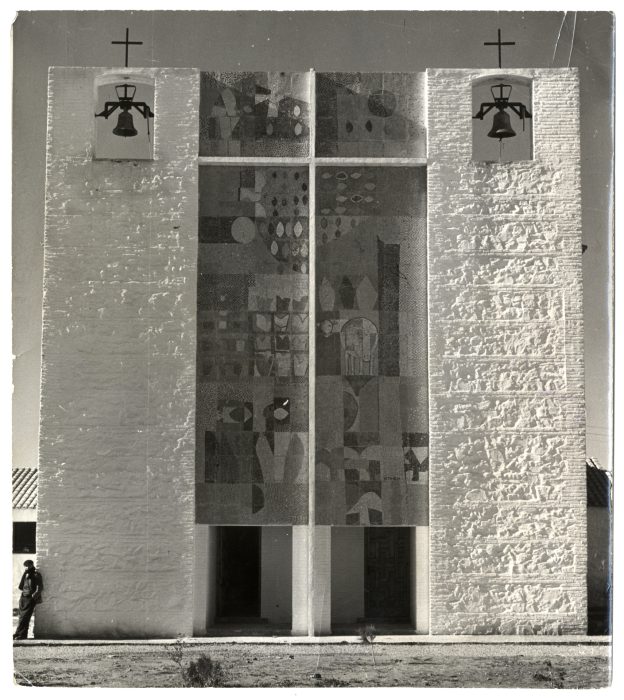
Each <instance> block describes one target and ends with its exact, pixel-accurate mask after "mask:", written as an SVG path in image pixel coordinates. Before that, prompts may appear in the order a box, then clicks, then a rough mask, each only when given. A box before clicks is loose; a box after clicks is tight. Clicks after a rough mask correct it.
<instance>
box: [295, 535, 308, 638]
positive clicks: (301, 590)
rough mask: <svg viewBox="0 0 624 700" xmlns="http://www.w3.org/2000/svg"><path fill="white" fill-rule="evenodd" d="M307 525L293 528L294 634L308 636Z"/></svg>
mask: <svg viewBox="0 0 624 700" xmlns="http://www.w3.org/2000/svg"><path fill="white" fill-rule="evenodd" d="M308 529H309V528H308V526H307V525H293V528H292V634H293V635H295V636H303V637H305V636H307V634H308V589H309V583H308V552H309V547H308V540H309V533H308Z"/></svg>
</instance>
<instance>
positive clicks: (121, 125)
mask: <svg viewBox="0 0 624 700" xmlns="http://www.w3.org/2000/svg"><path fill="white" fill-rule="evenodd" d="M153 110H154V81H153V80H152V79H151V78H149V77H148V76H143V75H137V74H133V73H132V72H128V73H124V74H121V73H120V74H107V75H103V76H99V78H98V79H96V82H95V114H94V122H95V158H96V159H98V160H104V159H107V160H151V159H152V158H153V153H154V149H153V143H154V111H153Z"/></svg>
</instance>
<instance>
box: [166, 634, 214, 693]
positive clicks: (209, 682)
mask: <svg viewBox="0 0 624 700" xmlns="http://www.w3.org/2000/svg"><path fill="white" fill-rule="evenodd" d="M184 649H185V644H184V641H183V640H182V639H176V641H175V642H174V643H173V644H170V645H168V646H167V647H166V650H167V653H168V655H169V658H170V659H171V661H173V663H174V664H175V665H176V668H177V671H178V674H179V677H180V680H181V682H182V686H183V687H185V688H220V687H222V686H223V685H224V683H225V680H226V673H225V671H224V669H223V666H222V665H221V662H220V661H213V660H212V659H211V658H210V656H207V655H206V654H200V656H199V657H198V658H197V659H196V660H195V661H190V662H189V663H188V665H187V664H185V663H184Z"/></svg>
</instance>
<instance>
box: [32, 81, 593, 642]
mask: <svg viewBox="0 0 624 700" xmlns="http://www.w3.org/2000/svg"><path fill="white" fill-rule="evenodd" d="M126 88H127V89H126ZM131 88H134V93H132V90H131ZM120 89H121V92H120ZM503 89H504V90H505V91H507V90H509V92H505V95H506V97H505V99H506V102H505V103H504V104H503V103H502V102H501V101H500V99H503V98H502V96H503ZM128 90H130V93H132V94H134V95H136V96H137V97H136V101H137V103H138V100H139V99H140V104H142V105H144V107H141V109H140V110H137V109H135V110H134V111H129V110H128V109H124V104H125V106H126V107H127V103H124V102H123V100H120V99H119V98H120V96H124V95H125V96H126V98H127V95H128V94H130V93H129V92H128ZM497 91H499V92H498V93H497ZM509 93H511V94H512V95H513V97H510V96H509ZM490 94H491V97H489V100H491V99H493V98H494V100H495V102H494V103H492V105H493V106H492V107H491V108H490V109H489V110H487V111H486V112H485V114H481V117H479V118H474V117H475V115H478V114H479V110H481V111H482V112H483V104H484V103H485V104H490V102H489V101H488V95H490ZM497 94H500V96H501V98H500V99H499V100H498V101H496V96H497ZM115 97H116V98H117V103H118V105H119V106H120V108H119V109H118V111H117V113H110V114H109V113H108V111H109V110H110V106H111V105H114V104H116V102H115ZM514 100H516V101H514ZM517 100H520V101H519V102H518V101H517ZM511 103H513V104H516V105H517V104H522V108H519V107H518V108H517V109H516V110H513V109H511V107H510V106H509V105H510V104H511ZM486 109H487V108H486ZM150 115H151V116H150ZM501 115H502V116H501ZM109 117H110V118H109ZM492 119H493V121H492ZM115 122H116V123H117V126H116V127H114V124H115ZM490 126H491V131H490V132H489V134H488V130H489V129H490ZM501 129H502V131H501ZM488 136H489V137H491V138H488ZM579 144H580V142H579V91H578V76H577V73H576V71H575V69H501V70H481V69H479V70H477V69H474V70H470V69H456V70H449V69H444V70H442V69H430V70H428V71H426V72H425V73H359V74H352V73H349V74H347V73H317V72H315V71H310V72H306V73H285V72H268V73H267V72H264V73H260V72H258V73H218V72H205V71H200V70H195V69H180V68H150V69H147V68H124V69H107V68H84V67H53V68H51V69H50V73H49V88H48V140H47V169H46V219H45V272H44V302H43V303H44V307H43V314H44V321H43V343H42V386H41V389H42V399H41V428H40V458H39V459H40V463H39V470H40V471H39V497H38V503H39V511H38V529H37V553H38V565H39V567H40V568H41V569H42V571H44V572H45V576H46V582H47V585H46V591H47V596H46V605H45V606H41V609H40V610H38V611H37V620H36V630H35V632H36V635H37V636H40V637H54V636H57V637H58V636H72V637H115V636H126V637H175V636H179V635H195V636H205V635H210V634H211V631H214V630H220V629H224V628H226V629H227V628H228V627H230V628H233V627H236V628H238V629H240V628H241V626H242V627H243V628H245V626H250V627H253V628H254V629H258V628H261V629H266V630H269V631H270V632H275V631H276V630H281V631H282V632H283V633H288V634H293V635H300V636H317V635H325V634H331V633H332V632H334V633H335V632H339V631H344V630H347V631H348V630H351V629H355V628H357V626H360V625H363V624H365V623H375V624H377V625H378V627H379V629H384V626H386V627H387V628H388V629H393V630H395V631H396V630H399V631H403V632H405V633H418V634H432V635H441V634H459V635H461V634H585V633H586V631H587V534H586V486H585V432H584V431H585V411H584V372H583V325H582V275H581V210H580V201H581V200H580V145H579ZM77 574H78V575H77Z"/></svg>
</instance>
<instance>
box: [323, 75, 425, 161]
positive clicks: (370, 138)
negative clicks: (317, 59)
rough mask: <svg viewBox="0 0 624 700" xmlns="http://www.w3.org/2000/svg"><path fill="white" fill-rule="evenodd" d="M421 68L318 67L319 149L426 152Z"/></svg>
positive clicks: (326, 152) (326, 153)
mask: <svg viewBox="0 0 624 700" xmlns="http://www.w3.org/2000/svg"><path fill="white" fill-rule="evenodd" d="M424 90H425V84H424V74H423V73H318V74H317V75H316V155H317V156H321V157H332V156H343V157H358V156H362V157H363V156H367V157H377V158H381V157H397V158H400V157H406V156H410V157H422V158H424V157H425V154H426V146H425V121H424V115H425V110H424V104H425V98H424Z"/></svg>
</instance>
